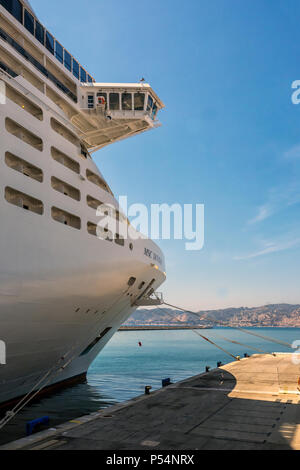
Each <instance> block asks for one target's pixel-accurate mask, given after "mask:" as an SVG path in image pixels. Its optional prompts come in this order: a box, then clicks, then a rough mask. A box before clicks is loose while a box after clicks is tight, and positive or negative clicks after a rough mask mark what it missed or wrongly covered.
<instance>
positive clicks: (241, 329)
mask: <svg viewBox="0 0 300 470" xmlns="http://www.w3.org/2000/svg"><path fill="white" fill-rule="evenodd" d="M164 305H167V306H168V307H172V308H175V309H176V310H180V311H182V312H185V313H190V314H191V315H195V316H197V317H198V318H200V319H201V320H202V321H203V318H201V317H202V316H201V315H200V314H199V313H196V312H192V311H191V310H187V309H184V308H181V307H177V306H176V305H171V304H168V303H166V302H164ZM207 319H208V320H209V321H211V322H212V323H213V324H215V325H221V326H228V325H224V323H222V322H217V321H216V320H213V319H211V318H209V317H208V318H207ZM230 328H232V329H234V330H238V331H242V332H243V333H245V334H248V335H252V336H257V337H258V338H261V339H264V340H266V341H270V342H271V343H276V344H280V345H282V346H285V347H288V348H290V349H294V348H293V347H292V345H291V344H290V343H286V342H285V341H281V340H278V339H275V338H271V337H270V336H264V335H260V334H258V333H254V332H252V331H249V330H245V329H244V328H241V327H238V326H230ZM269 354H270V353H269Z"/></svg>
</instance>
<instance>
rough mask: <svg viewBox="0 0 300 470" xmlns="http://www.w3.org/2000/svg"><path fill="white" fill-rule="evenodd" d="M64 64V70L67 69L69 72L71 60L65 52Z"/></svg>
mask: <svg viewBox="0 0 300 470" xmlns="http://www.w3.org/2000/svg"><path fill="white" fill-rule="evenodd" d="M64 64H65V67H66V69H68V70H69V71H70V72H71V71H72V59H71V55H70V54H69V53H68V52H67V51H66V50H65V54H64Z"/></svg>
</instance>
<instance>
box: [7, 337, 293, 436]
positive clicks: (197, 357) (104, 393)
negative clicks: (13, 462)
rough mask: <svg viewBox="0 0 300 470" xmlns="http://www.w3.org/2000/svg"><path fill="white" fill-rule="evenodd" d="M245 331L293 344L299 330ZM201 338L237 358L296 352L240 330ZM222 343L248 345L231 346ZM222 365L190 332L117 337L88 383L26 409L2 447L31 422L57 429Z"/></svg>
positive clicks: (220, 358)
mask: <svg viewBox="0 0 300 470" xmlns="http://www.w3.org/2000/svg"><path fill="white" fill-rule="evenodd" d="M247 330H248V331H249V332H254V333H257V334H259V335H263V336H266V337H268V336H269V337H270V338H275V339H278V340H279V341H284V342H287V343H289V344H291V343H293V342H294V341H296V340H300V328H249V329H247ZM199 333H200V334H202V335H203V336H205V337H207V338H209V339H210V340H212V341H214V342H215V343H216V344H217V345H219V346H221V347H222V348H224V349H226V350H227V351H228V352H230V353H231V354H233V355H240V356H243V355H244V353H248V354H249V355H251V354H255V353H256V351H253V350H252V349H251V348H250V346H251V347H254V348H259V349H261V350H263V351H264V352H274V351H277V352H292V350H291V349H289V348H288V347H285V346H283V345H280V344H276V343H272V342H269V341H266V340H263V339H261V338H258V337H256V336H251V335H248V334H245V333H244V332H241V331H239V330H234V329H227V328H215V329H211V330H199ZM224 338H227V339H230V340H233V341H237V342H240V343H243V344H247V346H240V345H237V344H232V343H230V342H227V341H226V340H225V339H224ZM219 361H221V362H222V363H223V364H226V363H228V362H232V361H233V358H232V357H230V356H229V355H227V354H226V353H225V352H223V351H221V350H219V349H217V348H216V347H214V346H213V345H211V344H209V343H208V342H206V341H205V340H203V339H202V338H200V337H199V336H198V335H196V334H195V333H194V332H193V331H192V330H180V331H172V330H161V331H145V330H143V331H121V332H118V333H116V334H115V336H114V337H113V338H112V340H111V341H110V343H109V344H108V345H107V346H106V348H105V349H104V350H103V351H102V353H101V354H100V355H99V356H98V357H97V359H96V360H95V361H94V363H93V364H92V366H91V368H90V370H89V373H88V377H87V382H86V383H83V384H78V385H75V386H73V387H70V388H67V389H65V390H62V391H60V392H57V393H55V394H54V395H52V396H48V397H44V398H41V399H40V401H38V402H36V403H33V404H31V405H30V406H28V407H27V408H26V409H24V410H23V411H22V412H21V413H20V414H19V415H18V416H17V417H15V419H14V420H13V421H12V422H11V423H9V424H8V425H7V426H6V427H5V428H4V429H2V430H0V443H1V444H3V443H6V442H9V441H12V440H15V439H18V438H21V437H24V436H25V435H26V423H27V422H28V421H31V420H34V419H37V418H40V417H43V416H49V418H50V424H49V426H50V427H55V426H56V425H58V424H60V423H62V422H65V421H68V420H70V419H74V418H77V417H79V416H82V415H85V414H89V413H92V412H95V411H97V410H100V409H103V408H107V407H109V406H111V405H113V404H116V403H119V402H123V401H126V400H129V399H131V398H134V397H136V396H138V395H141V394H142V393H143V392H144V389H145V386H146V385H149V386H151V387H152V389H153V390H155V389H158V388H160V387H161V381H162V379H164V378H170V379H171V380H172V381H173V382H177V381H180V380H183V379H185V378H188V377H191V376H194V375H198V374H200V373H202V372H204V370H205V367H206V366H210V367H211V368H214V367H216V365H217V362H219Z"/></svg>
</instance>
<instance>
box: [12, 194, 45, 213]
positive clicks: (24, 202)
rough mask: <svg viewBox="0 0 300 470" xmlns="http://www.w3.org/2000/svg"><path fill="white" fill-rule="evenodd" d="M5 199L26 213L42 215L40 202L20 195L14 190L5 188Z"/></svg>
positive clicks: (42, 206) (42, 209)
mask: <svg viewBox="0 0 300 470" xmlns="http://www.w3.org/2000/svg"><path fill="white" fill-rule="evenodd" d="M5 199H6V200H7V202H9V203H10V204H13V205H14V206H18V207H21V208H22V209H25V210H26V211H30V212H34V213H35V214H39V215H43V213H44V205H43V203H42V201H40V200H38V199H35V198H34V197H32V196H29V195H28V194H24V193H21V192H20V191H17V190H16V189H13V188H10V187H6V188H5Z"/></svg>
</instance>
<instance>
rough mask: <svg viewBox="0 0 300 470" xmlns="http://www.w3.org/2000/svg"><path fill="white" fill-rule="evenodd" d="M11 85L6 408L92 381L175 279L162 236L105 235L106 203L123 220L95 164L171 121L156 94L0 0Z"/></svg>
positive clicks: (2, 387)
mask: <svg viewBox="0 0 300 470" xmlns="http://www.w3.org/2000/svg"><path fill="white" fill-rule="evenodd" d="M0 80H1V86H2V85H3V86H2V90H5V98H6V102H5V104H0V126H1V127H0V136H1V138H0V165H1V172H0V183H1V193H0V214H1V222H2V223H1V235H0V254H1V264H0V339H1V340H3V341H5V344H6V347H7V361H6V362H7V363H6V365H5V366H4V365H3V366H0V403H3V402H8V401H9V400H11V399H14V398H16V397H19V396H22V395H24V394H26V393H27V392H28V391H29V390H31V388H33V387H34V386H35V384H36V383H38V381H39V379H40V377H42V376H43V374H45V373H47V371H49V370H50V369H51V368H52V369H53V373H52V375H51V376H50V378H51V380H49V385H53V384H57V383H62V382H65V381H67V380H71V379H73V378H79V377H82V376H84V375H85V374H86V372H87V369H88V367H89V365H90V364H91V362H92V361H93V360H94V358H95V357H96V356H97V355H98V354H99V352H100V351H101V349H102V348H103V347H104V346H105V344H106V343H107V342H108V340H109V339H110V338H111V337H112V335H113V334H114V333H115V331H116V330H117V329H118V328H119V326H120V325H121V324H122V323H123V322H124V321H125V320H126V319H127V318H128V316H129V315H130V314H131V313H132V312H133V311H134V310H135V309H136V308H137V306H139V305H143V304H145V305H149V304H151V303H152V302H153V303H155V302H156V300H152V297H151V295H152V294H153V292H155V290H156V289H157V288H158V287H159V286H160V284H161V283H162V282H163V281H164V280H165V276H166V275H165V264H164V256H163V254H162V252H161V250H160V249H159V248H158V247H157V246H156V245H155V244H154V243H153V242H152V241H151V240H148V239H145V238H139V239H132V240H131V239H128V238H125V237H122V236H121V235H120V234H119V233H109V232H108V233H107V236H106V237H104V239H103V238H102V239H100V238H99V237H98V236H97V233H98V232H97V224H98V217H97V214H96V210H97V208H98V207H99V206H100V205H101V204H108V205H110V206H112V207H113V208H114V211H113V212H114V217H115V218H116V219H117V220H119V221H120V220H121V219H122V214H121V210H120V207H119V206H118V203H117V201H116V199H115V197H114V195H113V192H112V190H111V188H110V187H109V185H108V183H107V182H106V181H105V179H104V177H103V175H102V174H101V172H100V171H99V169H98V168H97V166H96V165H95V163H94V162H93V159H92V157H91V154H92V153H93V152H94V151H96V150H99V149H101V148H103V147H105V146H106V145H110V144H111V143H114V142H116V141H119V140H122V139H125V138H127V137H131V136H134V135H136V134H139V133H142V132H144V131H147V130H149V129H152V128H155V127H157V126H159V125H160V124H159V121H158V120H157V113H158V111H159V110H160V109H161V108H163V103H162V102H161V101H160V99H159V98H158V96H157V95H156V94H155V92H154V91H153V90H152V88H151V87H150V86H149V85H148V84H145V83H144V82H141V83H137V84H122V83H119V84H112V83H97V82H96V81H95V80H94V78H93V77H92V76H91V75H90V74H89V73H88V72H87V70H86V69H85V68H84V67H83V66H81V65H80V63H79V62H78V60H77V59H76V58H74V57H73V56H72V55H71V53H70V52H68V51H67V50H66V49H65V48H64V47H63V45H62V44H61V43H60V42H59V41H57V40H56V39H55V38H54V36H53V35H52V34H51V33H50V32H49V31H48V30H47V29H46V28H45V27H44V26H43V25H42V24H41V23H40V22H39V20H38V18H37V17H36V15H35V14H34V11H33V10H32V8H31V6H30V4H29V3H28V2H27V1H20V0H0ZM55 364H58V367H57V370H56V369H55Z"/></svg>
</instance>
